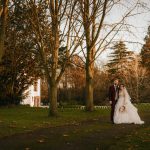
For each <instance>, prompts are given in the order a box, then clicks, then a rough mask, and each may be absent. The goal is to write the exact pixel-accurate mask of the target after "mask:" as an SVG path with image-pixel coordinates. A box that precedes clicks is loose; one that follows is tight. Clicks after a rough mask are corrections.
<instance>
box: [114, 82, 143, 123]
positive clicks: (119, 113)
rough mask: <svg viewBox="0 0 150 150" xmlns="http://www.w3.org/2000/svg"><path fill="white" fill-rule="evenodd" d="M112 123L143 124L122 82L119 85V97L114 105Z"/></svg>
mask: <svg viewBox="0 0 150 150" xmlns="http://www.w3.org/2000/svg"><path fill="white" fill-rule="evenodd" d="M114 123H115V124H120V123H134V124H144V121H142V120H141V119H140V117H139V115H138V112H137V108H136V107H135V106H134V105H133V104H132V103H131V101H130V96H129V94H128V92H127V90H126V88H125V87H124V85H123V84H121V85H120V91H119V99H118V101H117V103H116V106H115V112H114Z"/></svg>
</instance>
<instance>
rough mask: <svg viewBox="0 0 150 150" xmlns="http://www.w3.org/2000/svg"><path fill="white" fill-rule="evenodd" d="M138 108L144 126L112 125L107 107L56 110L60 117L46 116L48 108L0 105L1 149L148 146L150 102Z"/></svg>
mask: <svg viewBox="0 0 150 150" xmlns="http://www.w3.org/2000/svg"><path fill="white" fill-rule="evenodd" d="M137 107H138V110H139V114H140V116H141V118H142V119H143V120H144V121H145V122H146V123H145V124H144V125H134V124H131V125H128V124H121V125H113V124H111V123H110V121H109V113H110V109H96V110H95V111H94V112H86V111H84V110H79V109H59V114H60V116H59V117H57V118H54V117H51V118H49V117H47V114H48V109H43V108H29V107H22V106H20V107H14V108H1V109H0V145H1V148H2V147H3V149H2V150H5V149H6V150H9V149H10V150H13V149H14V150H17V149H18V150H20V149H26V148H27V149H33V150H34V149H35V150H38V149H39V150H43V149H44V150H49V149H51V150H57V149H58V150H60V149H62V150H63V149H65V150H67V149H68V150H74V149H76V148H77V149H78V150H80V149H81V150H84V149H86V150H101V149H102V150H105V149H106V150H108V149H110V150H116V149H117V150H145V149H150V132H149V131H150V119H149V118H150V105H145V104H140V105H138V106H137ZM16 133H17V134H16ZM18 133H19V134H18ZM27 137H28V138H27ZM7 143H9V144H7ZM58 143H59V144H58ZM76 146H78V147H76Z"/></svg>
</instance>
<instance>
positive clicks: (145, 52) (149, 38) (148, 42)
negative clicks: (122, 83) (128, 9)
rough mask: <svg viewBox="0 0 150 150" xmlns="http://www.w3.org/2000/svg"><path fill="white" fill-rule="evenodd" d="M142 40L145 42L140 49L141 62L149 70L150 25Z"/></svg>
mask: <svg viewBox="0 0 150 150" xmlns="http://www.w3.org/2000/svg"><path fill="white" fill-rule="evenodd" d="M144 40H145V44H144V45H143V47H142V50H141V56H142V64H143V65H144V66H145V67H147V68H148V69H149V70H150V26H149V27H148V32H147V35H146V37H145V39H144Z"/></svg>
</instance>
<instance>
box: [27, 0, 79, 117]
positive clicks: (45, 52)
mask: <svg viewBox="0 0 150 150" xmlns="http://www.w3.org/2000/svg"><path fill="white" fill-rule="evenodd" d="M26 2H27V4H28V6H29V13H28V19H29V21H30V24H31V25H32V29H31V32H32V33H33V35H34V41H35V43H36V48H35V53H38V55H39V62H40V63H41V66H42V67H43V70H44V73H45V77H46V79H47V83H48V93H49V101H50V106H49V110H50V111H49V116H50V115H53V116H55V115H57V113H58V111H57V86H58V83H59V81H60V79H61V77H62V75H63V72H64V71H65V68H66V66H67V64H68V62H69V59H70V57H71V56H72V54H73V53H74V52H75V50H76V49H77V47H78V45H79V44H78V43H77V44H75V39H76V38H75V37H76V34H78V32H79V30H80V29H79V30H78V31H77V32H75V31H74V29H73V28H72V27H73V25H74V21H73V20H74V19H75V18H78V15H79V14H77V15H76V16H74V10H75V7H76V1H72V0H60V1H58V0H44V1H40V0H37V1H33V0H26ZM80 41H81V40H79V43H80ZM63 43H65V45H64V47H66V53H65V57H64V58H65V59H64V62H63V63H61V64H60V63H59V62H60V61H59V60H60V58H59V51H60V48H61V47H62V45H63Z"/></svg>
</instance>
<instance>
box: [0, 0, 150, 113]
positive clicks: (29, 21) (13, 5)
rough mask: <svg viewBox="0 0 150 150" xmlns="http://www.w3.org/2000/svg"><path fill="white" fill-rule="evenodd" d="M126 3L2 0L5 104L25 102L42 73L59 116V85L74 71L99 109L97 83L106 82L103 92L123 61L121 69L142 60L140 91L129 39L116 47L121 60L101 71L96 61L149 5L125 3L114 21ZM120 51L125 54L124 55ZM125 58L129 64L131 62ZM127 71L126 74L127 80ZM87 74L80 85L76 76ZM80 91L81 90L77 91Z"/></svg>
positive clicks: (90, 104) (0, 60)
mask: <svg viewBox="0 0 150 150" xmlns="http://www.w3.org/2000/svg"><path fill="white" fill-rule="evenodd" d="M125 5H127V3H124V1H121V0H115V1H112V0H59V1H58V0H43V1H41V0H20V1H18V0H13V1H12V0H1V1H0V17H1V19H0V64H1V65H0V66H1V67H0V72H1V73H0V82H1V89H2V90H1V91H2V92H1V95H0V100H1V104H9V103H15V104H19V102H20V100H21V99H22V93H23V91H24V90H25V89H27V88H28V86H29V85H30V84H32V82H33V81H34V80H35V79H36V78H37V77H43V76H44V78H45V79H46V84H47V93H48V101H49V105H50V106H49V116H50V115H57V113H58V110H57V102H58V100H57V99H58V97H59V96H58V95H60V93H61V92H60V91H59V88H58V87H59V84H60V81H61V82H62V79H64V76H65V75H66V78H67V79H68V77H67V74H68V73H67V72H70V75H71V74H72V77H71V78H70V82H71V83H70V84H72V87H73V86H74V87H78V88H79V87H80V86H81V85H83V87H82V90H83V91H84V93H85V94H83V97H82V98H81V99H85V104H86V110H87V111H93V109H94V97H97V96H95V93H99V91H97V90H95V89H96V88H95V87H99V86H101V89H103V90H102V91H104V90H105V88H106V86H105V85H106V83H107V82H105V81H109V80H110V79H109V75H110V74H115V75H118V74H119V73H120V72H121V71H120V69H119V68H120V67H119V66H118V65H117V63H118V62H119V65H122V67H121V68H124V67H125V66H130V65H131V66H132V65H134V63H135V65H137V68H136V69H135V68H134V69H135V76H136V90H139V87H140V85H139V83H140V82H141V78H139V76H140V75H139V72H138V71H139V68H138V67H139V60H138V59H140V58H139V57H136V59H134V60H131V61H129V60H128V59H129V57H128V58H127V57H126V56H128V55H130V54H131V52H125V53H126V54H125V53H124V52H121V49H124V48H125V45H124V44H123V42H120V43H117V45H115V46H114V48H113V49H114V50H116V51H115V53H116V54H115V55H114V56H115V57H116V60H115V61H114V60H112V61H111V62H110V63H109V64H108V65H107V67H106V68H104V69H103V70H100V71H99V70H98V69H97V67H96V65H95V63H96V59H97V58H98V57H99V56H100V55H101V54H102V52H103V51H105V50H107V49H111V47H112V45H113V41H114V39H115V37H116V36H117V34H118V33H119V32H122V30H123V29H124V27H125V26H127V23H126V20H127V19H128V18H129V17H131V16H132V15H135V13H134V10H135V9H136V8H137V7H138V8H139V7H140V8H143V9H145V8H144V6H143V4H142V3H139V1H138V0H137V1H135V0H134V1H133V2H132V3H131V4H130V5H129V4H128V7H124V9H123V12H122V14H121V18H120V20H119V21H118V20H115V21H112V22H111V21H108V19H109V17H110V14H111V13H112V12H113V9H114V8H116V7H118V6H122V7H123V6H125ZM139 13H140V12H139ZM137 14H138V13H137ZM148 39H149V36H148V37H146V39H145V41H146V44H145V45H144V46H143V49H142V52H141V55H142V57H141V58H142V60H143V62H142V63H141V64H143V65H144V66H145V68H146V71H145V72H146V74H147V70H148V69H147V68H149V65H148V63H146V64H145V61H147V60H148V59H147V56H148V55H147V53H149V50H147V49H148V48H149V47H148V46H149V44H148V42H147V41H148ZM121 47H122V48H121ZM147 47H148V48H147ZM118 48H120V52H119V50H117V49H118ZM124 50H125V49H124ZM147 51H148V52H147ZM117 53H120V54H121V53H122V54H123V56H121V57H118V55H119V54H117ZM145 53H146V54H145ZM75 56H79V57H80V61H81V62H80V61H79V60H78V62H79V63H77V62H76V61H75V60H74V58H75ZM119 59H120V60H119ZM124 59H125V60H127V61H128V63H126V64H125V62H124V61H125V60H124ZM142 60H141V61H142ZM142 67H143V66H142ZM122 71H123V70H122ZM129 71H131V72H132V69H131V68H128V67H127V69H125V70H124V73H125V72H127V73H129ZM71 72H72V73H71ZM141 72H142V73H143V70H141ZM124 73H123V74H122V75H121V76H123V77H124V79H126V77H127V76H124ZM135 76H133V78H134V77H135ZM81 77H82V78H83V80H81V81H82V82H81V81H80V82H81V84H79V83H77V82H76V80H77V79H78V80H79V78H81ZM96 78H97V80H96ZM103 79H105V80H103ZM142 79H143V78H142ZM73 80H74V81H73ZM102 80H103V81H102ZM83 81H84V82H83ZM97 81H99V84H98V82H97ZM125 81H129V80H125ZM132 81H133V80H132ZM142 81H143V80H142ZM144 81H145V78H144ZM73 82H74V83H73ZM142 85H143V84H142ZM104 87H105V88H104ZM80 88H81V87H80ZM74 89H75V88H74ZM97 89H98V88H97ZM58 92H59V93H58ZM75 93H76V94H78V93H77V91H76V92H75ZM81 93H82V92H81ZM102 93H103V92H102ZM76 94H75V95H76ZM138 95H139V94H138ZM6 99H8V100H6ZM138 99H139V98H138Z"/></svg>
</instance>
